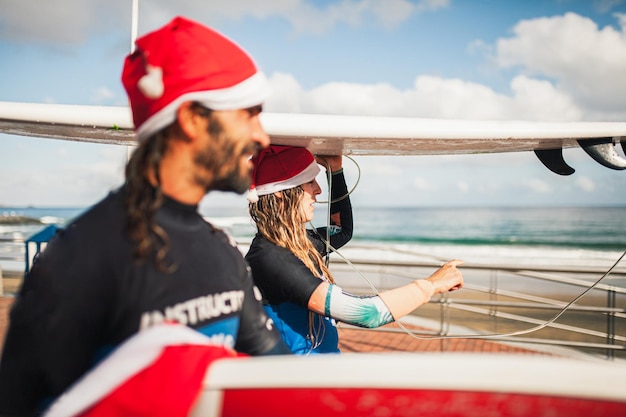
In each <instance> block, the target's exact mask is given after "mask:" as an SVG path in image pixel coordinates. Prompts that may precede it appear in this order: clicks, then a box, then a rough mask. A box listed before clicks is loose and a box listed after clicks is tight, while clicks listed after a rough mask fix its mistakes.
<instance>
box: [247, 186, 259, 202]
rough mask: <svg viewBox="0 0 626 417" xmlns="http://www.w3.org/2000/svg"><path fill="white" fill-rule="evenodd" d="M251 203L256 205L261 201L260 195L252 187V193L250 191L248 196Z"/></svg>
mask: <svg viewBox="0 0 626 417" xmlns="http://www.w3.org/2000/svg"><path fill="white" fill-rule="evenodd" d="M246 198H247V199H248V201H249V202H251V203H256V202H257V201H259V195H258V194H257V193H256V188H254V187H252V189H250V191H248V195H247V196H246Z"/></svg>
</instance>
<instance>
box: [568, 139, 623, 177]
mask: <svg viewBox="0 0 626 417" xmlns="http://www.w3.org/2000/svg"><path fill="white" fill-rule="evenodd" d="M578 144H579V145H580V146H581V147H582V148H583V149H584V150H585V152H587V154H588V155H589V156H591V157H592V158H593V159H594V160H595V161H596V162H598V163H599V164H602V165H604V166H605V167H607V168H611V169H617V170H620V169H626V159H625V158H624V157H623V156H621V155H620V154H618V153H617V151H616V150H615V146H613V138H595V139H585V140H581V139H579V140H578ZM621 145H622V148H624V143H622V144H621Z"/></svg>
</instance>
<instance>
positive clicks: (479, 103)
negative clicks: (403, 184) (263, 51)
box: [266, 73, 582, 121]
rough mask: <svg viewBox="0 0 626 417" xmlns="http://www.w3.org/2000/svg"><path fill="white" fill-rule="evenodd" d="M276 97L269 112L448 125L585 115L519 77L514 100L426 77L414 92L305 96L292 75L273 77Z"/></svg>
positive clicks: (347, 87) (325, 88)
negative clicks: (446, 120)
mask: <svg viewBox="0 0 626 417" xmlns="http://www.w3.org/2000/svg"><path fill="white" fill-rule="evenodd" d="M270 83H271V84H272V89H273V90H274V94H273V95H272V97H271V98H270V99H269V100H268V102H267V105H266V109H267V111H271V112H285V113H295V112H303V113H328V114H348V115H351V114H354V115H357V114H358V115H366V116H404V117H433V118H449V119H454V118H457V119H481V120H503V119H525V120H545V121H574V120H579V119H581V118H582V112H581V110H580V109H579V108H578V107H577V106H576V104H575V103H574V102H573V100H572V99H571V97H569V96H568V95H567V94H566V93H565V92H563V91H559V90H557V89H556V88H555V87H554V86H553V85H552V84H550V83H549V82H547V81H540V80H534V79H531V78H528V77H525V76H519V77H516V78H514V79H513V80H512V81H511V90H512V91H513V95H511V96H507V95H504V94H501V93H497V92H496V91H494V90H493V89H492V88H490V87H487V86H485V85H482V84H478V83H472V82H467V81H463V80H460V79H446V78H441V77H434V76H427V75H422V76H419V77H417V78H416V80H415V83H414V86H413V88H412V89H406V90H400V89H397V88H395V87H393V86H391V85H389V84H382V83H381V84H357V83H347V82H343V83H339V82H332V83H326V84H323V85H320V86H317V87H315V88H313V89H311V90H308V91H307V90H305V89H303V88H302V86H301V85H300V84H299V83H298V82H297V80H296V79H295V78H294V77H293V76H291V75H289V74H284V73H280V74H274V75H272V76H271V77H270Z"/></svg>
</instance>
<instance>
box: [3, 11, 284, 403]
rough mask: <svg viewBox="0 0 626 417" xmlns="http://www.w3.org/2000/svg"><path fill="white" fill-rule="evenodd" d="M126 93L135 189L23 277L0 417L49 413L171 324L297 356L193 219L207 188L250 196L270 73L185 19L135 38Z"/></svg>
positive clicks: (97, 212) (7, 349)
mask: <svg viewBox="0 0 626 417" xmlns="http://www.w3.org/2000/svg"><path fill="white" fill-rule="evenodd" d="M122 81H123V84H124V87H125V88H126V91H127V93H128V96H129V99H130V105H131V109H132V113H133V120H134V124H135V130H136V135H137V139H138V141H139V145H138V147H137V149H136V150H135V151H134V153H133V155H132V157H131V159H130V161H129V162H128V165H127V167H126V182H125V184H124V185H123V186H122V187H121V188H120V189H118V190H116V191H114V192H112V193H111V194H109V195H108V196H107V197H106V198H105V199H103V200H102V201H100V202H99V203H97V204H96V205H94V206H93V207H91V208H90V209H89V210H88V211H87V212H86V213H85V214H83V215H82V216H80V218H78V219H77V220H75V221H74V222H72V223H71V224H70V225H69V226H68V227H67V228H66V230H64V231H62V232H61V233H59V234H58V235H57V236H56V237H55V238H54V239H53V240H52V241H51V242H50V244H49V245H48V247H47V248H46V250H45V251H44V252H42V253H41V256H40V257H39V259H38V260H37V261H36V262H35V265H34V266H33V268H32V270H31V271H30V272H29V273H28V274H27V276H26V277H25V279H24V284H23V286H22V288H21V290H20V293H19V294H18V297H17V299H16V301H15V304H14V307H13V309H12V311H11V316H10V327H9V330H8V333H7V337H6V342H5V346H4V350H3V357H2V361H1V362H0V414H2V415H5V414H8V415H11V414H15V415H28V414H37V413H40V412H41V411H43V410H44V409H45V407H46V406H47V405H48V404H49V403H50V402H51V401H52V400H54V399H55V398H56V397H58V396H59V395H60V394H61V393H63V392H64V391H66V389H67V388H68V387H69V386H70V385H71V384H73V383H74V382H75V381H76V380H77V379H79V378H80V377H81V376H83V375H84V374H85V373H86V372H88V371H89V370H90V369H91V368H93V366H94V365H95V364H96V363H98V362H100V361H101V360H102V359H103V358H106V357H108V356H109V355H110V354H111V352H113V351H114V350H115V349H116V348H117V347H119V346H120V345H122V344H123V342H125V341H126V340H127V339H129V338H133V335H135V334H137V333H138V332H139V334H142V333H147V332H143V330H145V329H149V328H153V327H152V326H156V325H159V324H161V323H163V322H172V321H173V322H178V323H180V324H183V325H185V326H188V327H190V328H193V329H195V330H197V331H198V332H200V333H202V334H203V335H205V336H206V338H207V339H206V340H207V343H209V344H210V343H212V344H217V345H219V346H223V347H226V348H228V349H235V350H237V351H239V352H243V353H247V354H251V355H262V354H278V353H281V354H282V353H289V350H288V349H287V348H286V346H285V345H284V344H283V342H282V341H281V339H280V336H279V335H278V333H277V332H276V331H275V330H274V329H273V326H272V323H271V320H269V319H268V318H267V316H266V315H265V313H264V311H263V308H262V306H261V305H260V303H259V300H258V299H256V295H255V293H258V291H256V290H255V288H254V286H253V283H252V279H251V276H250V273H249V268H248V267H247V264H246V263H245V261H244V260H243V258H242V256H241V254H240V252H239V251H238V250H237V248H236V247H234V246H233V245H232V244H231V243H230V242H229V240H228V238H227V237H226V235H225V234H224V233H222V232H221V231H219V230H217V229H215V228H213V227H212V226H211V225H210V224H208V223H206V222H205V221H204V220H203V219H202V217H201V216H200V215H199V214H198V212H197V205H198V203H199V202H200V200H201V199H202V198H203V196H204V195H205V194H206V193H207V192H209V191H211V190H223V191H234V192H237V193H243V192H244V191H246V190H248V187H249V185H250V178H249V177H250V172H251V168H252V165H251V162H250V161H249V160H250V158H251V157H252V156H253V155H254V154H255V153H256V152H257V150H258V149H260V148H264V147H266V146H267V145H268V144H269V138H268V136H267V134H266V133H265V132H264V131H263V129H262V127H261V124H260V121H259V113H260V111H261V104H262V103H263V101H264V100H265V98H266V95H267V93H268V90H269V88H268V85H267V81H266V79H265V78H264V76H263V74H262V73H260V72H259V71H258V70H257V68H256V66H255V65H254V63H253V62H252V60H251V58H250V57H249V56H248V55H247V54H246V53H245V52H244V51H243V50H241V49H240V48H239V47H238V46H237V45H235V44H234V43H233V42H231V41H230V40H228V39H226V38H225V37H223V36H222V35H220V34H218V33H216V32H214V31H212V30H210V29H208V28H206V27H204V26H202V25H200V24H198V23H196V22H193V21H190V20H188V19H185V18H180V17H178V18H175V19H174V20H172V21H171V22H170V23H169V24H168V25H166V26H164V27H163V28H161V29H159V30H156V31H154V32H152V33H149V34H147V35H146V36H144V37H142V38H140V39H138V40H137V50H136V52H135V53H133V54H132V55H130V56H128V57H127V58H126V61H125V64H124V69H123V74H122ZM192 333H193V332H192ZM135 337H137V336H135ZM118 350H121V349H118ZM153 399H154V398H153Z"/></svg>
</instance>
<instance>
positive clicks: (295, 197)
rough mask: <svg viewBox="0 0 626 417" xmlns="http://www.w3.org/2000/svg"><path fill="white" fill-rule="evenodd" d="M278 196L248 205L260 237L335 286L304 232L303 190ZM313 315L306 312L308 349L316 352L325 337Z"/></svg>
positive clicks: (289, 190) (260, 198)
mask: <svg viewBox="0 0 626 417" xmlns="http://www.w3.org/2000/svg"><path fill="white" fill-rule="evenodd" d="M281 194H282V198H279V197H277V196H276V195H274V194H268V195H262V196H259V201H257V202H256V203H250V204H248V211H249V212H250V216H251V217H252V220H254V222H255V223H256V227H257V229H258V231H259V233H260V234H261V235H262V236H263V237H265V238H266V239H267V240H269V241H270V242H272V243H273V244H275V245H278V246H281V247H283V248H286V249H288V250H290V251H291V252H292V253H293V254H294V255H295V256H296V257H297V258H298V259H300V260H301V261H302V262H303V263H304V264H305V265H306V266H307V268H309V270H311V272H312V273H313V275H315V276H318V277H320V278H323V277H325V278H326V279H327V280H328V281H329V282H330V283H332V284H334V283H335V280H334V278H333V276H332V274H331V273H330V271H329V269H328V267H327V266H326V263H325V262H324V260H323V259H322V256H321V255H320V254H319V252H318V251H317V250H316V249H315V246H313V243H312V242H311V241H310V240H309V238H308V234H307V232H306V222H305V221H306V219H305V218H304V215H303V213H302V212H301V210H300V200H301V199H302V196H303V194H304V190H303V189H302V187H301V186H297V187H294V188H290V189H288V190H284V191H281ZM320 273H321V275H322V276H320ZM315 315H316V313H314V312H312V311H309V338H310V340H311V344H312V348H311V349H315V348H316V347H317V346H318V345H319V344H320V343H321V341H322V339H323V337H324V334H323V333H320V328H322V329H323V327H322V326H321V323H320V325H319V326H317V328H316V326H315V325H314V323H315Z"/></svg>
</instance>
